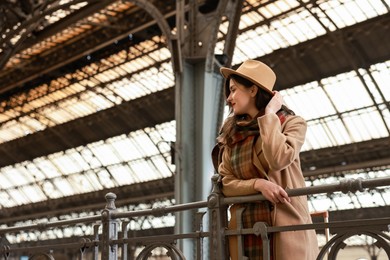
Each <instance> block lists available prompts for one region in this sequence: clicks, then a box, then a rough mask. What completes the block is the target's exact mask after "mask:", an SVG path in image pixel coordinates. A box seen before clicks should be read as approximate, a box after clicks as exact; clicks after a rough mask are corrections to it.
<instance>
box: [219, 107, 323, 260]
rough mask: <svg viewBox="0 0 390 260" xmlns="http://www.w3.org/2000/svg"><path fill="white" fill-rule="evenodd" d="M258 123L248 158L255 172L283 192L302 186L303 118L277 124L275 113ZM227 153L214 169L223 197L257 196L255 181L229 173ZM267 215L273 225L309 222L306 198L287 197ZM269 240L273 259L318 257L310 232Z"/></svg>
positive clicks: (312, 234) (288, 234)
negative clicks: (219, 176)
mask: <svg viewBox="0 0 390 260" xmlns="http://www.w3.org/2000/svg"><path fill="white" fill-rule="evenodd" d="M258 124H259V129H260V136H259V138H258V139H257V141H256V143H255V145H254V149H253V158H252V159H253V164H254V165H255V167H256V169H257V170H258V171H259V172H261V173H263V174H264V175H265V176H266V177H267V178H268V180H270V181H272V182H274V183H277V184H278V185H280V186H282V187H284V188H285V189H294V188H302V187H305V182H304V178H303V175H302V170H301V167H300V159H299V153H300V150H301V147H302V145H303V143H304V140H305V135H306V129H307V125H306V122H305V121H304V119H303V118H301V117H299V116H291V115H290V116H287V117H286V119H285V120H284V122H283V123H281V121H280V120H279V117H278V116H277V115H276V114H267V115H264V116H261V117H259V118H258ZM229 150H230V149H225V151H224V153H223V154H222V163H221V164H220V165H219V168H218V171H219V173H220V174H221V176H222V184H223V186H222V191H223V193H224V195H225V196H244V195H252V194H257V193H258V191H256V190H255V189H254V183H255V180H256V178H253V179H248V180H240V179H237V178H236V177H235V176H234V175H233V174H232V172H231V168H230V163H229V160H230V154H229ZM271 214H272V225H273V226H287V225H299V224H309V223H312V222H311V217H310V213H309V210H308V203H307V197H306V196H299V197H291V203H285V204H281V203H279V204H275V205H274V210H272V213H271ZM273 239H274V240H273V250H274V251H273V252H274V253H273V255H274V260H289V259H291V260H296V259H299V260H314V259H316V257H317V255H318V242H317V237H316V233H315V231H314V230H304V231H289V232H281V233H275V234H274V236H273Z"/></svg>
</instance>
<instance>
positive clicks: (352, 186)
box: [0, 177, 390, 234]
mask: <svg viewBox="0 0 390 260" xmlns="http://www.w3.org/2000/svg"><path fill="white" fill-rule="evenodd" d="M389 185H390V177H380V178H374V179H368V180H364V179H361V178H358V179H346V180H343V181H339V182H338V183H334V184H323V185H318V186H311V187H305V188H297V189H291V190H287V194H288V195H289V196H290V197H294V196H303V195H313V194H320V193H329V192H337V191H341V192H343V193H347V192H356V191H363V190H364V189H366V188H374V187H380V186H389ZM259 200H265V197H264V196H263V195H261V194H256V195H249V196H236V197H223V199H222V201H221V203H222V205H230V204H235V203H242V202H254V201H259ZM209 203H210V202H209V201H196V202H190V203H183V204H178V205H173V206H167V207H155V208H152V209H146V210H138V211H126V212H115V211H114V212H112V214H111V218H112V219H119V218H131V217H140V216H147V215H154V216H162V215H165V214H167V213H172V212H178V211H184V210H191V209H198V208H205V207H207V206H208V204H209ZM99 220H101V215H100V214H99V215H94V216H88V217H80V218H75V219H71V220H59V221H52V222H50V221H48V222H44V223H38V224H32V225H22V226H17V227H6V228H0V234H4V233H9V232H17V231H22V230H31V229H38V230H39V229H43V228H51V227H58V226H65V225H71V224H80V223H86V222H93V221H99Z"/></svg>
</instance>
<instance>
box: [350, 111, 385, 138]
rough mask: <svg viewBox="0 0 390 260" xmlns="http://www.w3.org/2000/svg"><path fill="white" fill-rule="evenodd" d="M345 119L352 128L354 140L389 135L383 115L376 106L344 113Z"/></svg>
mask: <svg viewBox="0 0 390 260" xmlns="http://www.w3.org/2000/svg"><path fill="white" fill-rule="evenodd" d="M343 120H344V122H345V123H346V126H347V127H348V128H349V129H350V133H351V134H352V141H353V142H361V141H366V140H370V139H373V138H381V137H386V136H388V135H389V133H388V131H387V129H386V126H385V125H384V123H383V121H382V117H381V116H380V114H379V113H378V111H377V110H376V109H374V108H368V109H361V110H358V111H354V112H351V113H347V114H343ZM373 126H374V127H373Z"/></svg>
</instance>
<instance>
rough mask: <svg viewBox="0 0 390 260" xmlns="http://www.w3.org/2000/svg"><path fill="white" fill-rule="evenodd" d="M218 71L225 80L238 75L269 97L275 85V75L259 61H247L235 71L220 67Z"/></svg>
mask: <svg viewBox="0 0 390 260" xmlns="http://www.w3.org/2000/svg"><path fill="white" fill-rule="evenodd" d="M220 71H221V74H222V75H223V77H224V78H225V79H228V78H229V77H230V76H231V75H233V74H234V75H238V76H241V77H243V78H245V79H247V80H249V81H251V82H253V83H254V84H255V85H257V86H258V87H260V88H262V89H264V90H265V91H267V92H268V93H270V94H271V95H272V94H273V93H272V89H273V87H274V85H275V81H276V75H275V73H274V72H273V70H272V69H271V68H270V67H268V66H267V65H266V64H264V63H262V62H261V61H257V60H247V61H244V62H243V63H242V64H241V65H240V67H238V68H237V70H233V69H229V68H226V67H222V68H221V69H220Z"/></svg>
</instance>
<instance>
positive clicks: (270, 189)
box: [254, 179, 291, 204]
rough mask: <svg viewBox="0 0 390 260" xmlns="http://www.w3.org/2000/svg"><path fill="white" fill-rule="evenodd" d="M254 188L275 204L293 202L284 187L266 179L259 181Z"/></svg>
mask: <svg viewBox="0 0 390 260" xmlns="http://www.w3.org/2000/svg"><path fill="white" fill-rule="evenodd" d="M254 188H255V190H257V191H259V192H261V194H262V195H263V196H264V197H265V198H266V199H267V200H269V201H270V202H272V203H274V204H277V203H287V202H291V199H290V198H289V196H288V194H287V192H286V191H285V190H284V189H283V188H282V187H280V186H279V185H277V184H275V183H272V182H270V181H267V180H265V179H257V180H256V181H255V184H254Z"/></svg>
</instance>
